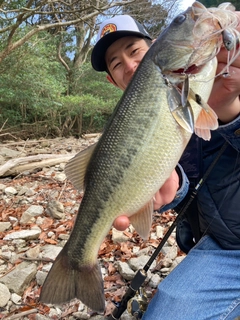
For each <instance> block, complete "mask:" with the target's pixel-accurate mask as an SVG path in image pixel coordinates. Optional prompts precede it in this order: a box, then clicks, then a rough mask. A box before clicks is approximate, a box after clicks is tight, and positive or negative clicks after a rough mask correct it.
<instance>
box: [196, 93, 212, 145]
mask: <svg viewBox="0 0 240 320" xmlns="http://www.w3.org/2000/svg"><path fill="white" fill-rule="evenodd" d="M191 99H192V100H193V101H194V102H196V103H197V104H198V105H199V106H201V108H202V109H201V111H200V113H199V116H198V118H197V120H196V122H195V125H194V130H195V133H196V135H197V136H199V137H200V138H202V139H204V140H210V139H211V132H210V130H216V129H217V128H218V117H217V115H216V113H215V112H214V110H213V109H212V108H211V107H210V106H209V105H208V104H207V103H206V102H205V101H204V100H202V99H201V97H200V96H199V95H197V94H195V93H194V91H193V90H190V103H193V102H192V101H191Z"/></svg>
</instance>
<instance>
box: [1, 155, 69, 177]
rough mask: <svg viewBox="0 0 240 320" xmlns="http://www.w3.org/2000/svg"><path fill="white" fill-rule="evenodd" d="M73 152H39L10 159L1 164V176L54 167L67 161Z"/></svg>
mask: <svg viewBox="0 0 240 320" xmlns="http://www.w3.org/2000/svg"><path fill="white" fill-rule="evenodd" d="M74 156H75V153H74V154H73V153H72V154H38V155H34V156H27V157H21V158H15V159H11V160H8V161H7V162H5V163H4V164H3V165H2V166H0V177H7V176H16V175H19V174H21V173H23V172H25V171H33V170H35V169H42V168H44V167H52V166H55V165H57V164H59V163H66V162H68V160H70V159H71V158H72V157H74Z"/></svg>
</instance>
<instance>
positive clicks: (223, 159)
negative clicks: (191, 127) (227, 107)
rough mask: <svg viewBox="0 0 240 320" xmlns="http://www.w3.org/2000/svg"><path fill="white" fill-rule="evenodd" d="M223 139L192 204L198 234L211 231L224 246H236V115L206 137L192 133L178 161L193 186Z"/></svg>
mask: <svg viewBox="0 0 240 320" xmlns="http://www.w3.org/2000/svg"><path fill="white" fill-rule="evenodd" d="M226 141H227V143H228V145H227V148H226V149H225V151H224V152H223V154H222V155H221V156H220V159H219V160H218V162H217V163H216V164H215V166H214V168H213V170H212V171H211V173H210V175H209V176H208V178H207V180H206V182H205V183H204V184H203V186H202V187H201V189H200V190H199V192H198V194H197V197H196V199H197V202H196V208H197V211H198V216H199V224H200V230H201V233H202V235H205V234H209V235H211V236H212V237H214V238H215V239H216V240H217V241H218V242H219V243H220V245H221V246H222V247H223V248H224V249H236V250H240V153H239V151H240V117H238V118H237V119H236V120H234V121H233V122H231V123H230V124H227V125H221V126H220V127H219V128H218V129H217V130H216V131H213V132H212V138H211V140H210V141H203V140H202V139H199V138H198V137H196V136H195V135H193V137H192V138H191V141H190V142H189V144H188V146H187V148H186V150H185V152H184V154H183V156H182V158H181V161H180V164H181V165H182V167H183V169H184V171H185V173H186V175H187V177H188V179H189V181H190V185H191V187H194V185H195V184H196V182H198V181H199V179H200V178H201V177H202V176H203V174H204V173H205V172H206V170H207V169H208V168H209V166H210V165H211V163H212V161H214V158H215V157H216V156H217V154H218V152H219V150H220V148H221V147H222V145H223V144H224V143H225V142H226Z"/></svg>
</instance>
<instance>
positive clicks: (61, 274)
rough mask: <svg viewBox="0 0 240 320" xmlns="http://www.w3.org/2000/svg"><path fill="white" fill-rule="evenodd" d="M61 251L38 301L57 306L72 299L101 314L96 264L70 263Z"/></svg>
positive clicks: (102, 301)
mask: <svg viewBox="0 0 240 320" xmlns="http://www.w3.org/2000/svg"><path fill="white" fill-rule="evenodd" d="M64 251H65V250H64V249H63V250H62V251H61V252H60V254H59V255H58V257H57V258H56V261H55V262H54V264H53V266H52V268H51V270H50V271H49V274H48V276H47V278H46V280H45V282H44V284H43V287H42V290H41V294H40V299H39V300H40V301H41V302H44V303H52V304H59V303H65V302H68V301H70V300H72V299H74V298H77V299H79V300H81V301H82V302H83V303H84V304H86V305H87V306H88V307H89V308H90V309H92V310H94V311H98V312H103V311H104V309H105V298H104V291H103V280H102V275H101V271H100V268H99V266H98V264H97V263H96V264H94V265H80V264H79V263H77V262H76V263H75V262H74V263H72V264H71V263H70V262H69V257H68V256H67V254H66V253H65V252H64Z"/></svg>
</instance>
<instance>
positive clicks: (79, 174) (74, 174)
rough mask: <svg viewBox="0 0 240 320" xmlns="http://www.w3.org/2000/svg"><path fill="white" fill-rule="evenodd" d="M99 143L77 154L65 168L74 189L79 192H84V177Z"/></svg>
mask: <svg viewBox="0 0 240 320" xmlns="http://www.w3.org/2000/svg"><path fill="white" fill-rule="evenodd" d="M96 144H97V143H94V144H93V145H91V146H90V147H88V148H86V149H84V150H83V151H80V152H79V153H77V154H76V155H75V156H74V157H73V158H72V159H70V160H69V161H68V163H67V164H66V166H65V174H66V176H67V178H68V179H69V180H70V181H71V182H72V184H73V185H74V187H75V188H76V189H77V190H79V191H83V190H84V177H85V174H86V170H87V165H88V163H89V160H90V158H91V156H92V154H93V151H94V149H95V147H96Z"/></svg>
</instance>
